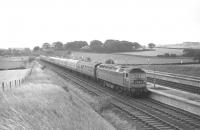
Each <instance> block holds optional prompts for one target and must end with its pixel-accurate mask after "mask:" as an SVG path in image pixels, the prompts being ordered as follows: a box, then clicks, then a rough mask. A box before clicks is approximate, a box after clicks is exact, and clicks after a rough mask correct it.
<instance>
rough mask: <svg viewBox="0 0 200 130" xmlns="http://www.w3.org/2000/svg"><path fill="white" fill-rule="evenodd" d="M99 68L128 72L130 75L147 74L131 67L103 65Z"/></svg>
mask: <svg viewBox="0 0 200 130" xmlns="http://www.w3.org/2000/svg"><path fill="white" fill-rule="evenodd" d="M99 68H103V69H107V70H111V71H116V72H128V73H145V71H143V70H142V69H141V68H138V67H130V66H123V65H117V64H101V65H99Z"/></svg>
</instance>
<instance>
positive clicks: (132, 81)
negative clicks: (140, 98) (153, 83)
mask: <svg viewBox="0 0 200 130" xmlns="http://www.w3.org/2000/svg"><path fill="white" fill-rule="evenodd" d="M125 79H126V80H129V83H128V86H129V88H130V91H131V92H132V93H137V94H140V93H146V92H147V88H146V81H147V80H146V73H145V71H143V70H142V69H140V68H133V69H130V70H129V73H126V74H125Z"/></svg>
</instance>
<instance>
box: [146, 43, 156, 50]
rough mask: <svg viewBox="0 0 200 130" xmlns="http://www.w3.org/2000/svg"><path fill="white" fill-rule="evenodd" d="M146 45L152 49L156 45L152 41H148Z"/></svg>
mask: <svg viewBox="0 0 200 130" xmlns="http://www.w3.org/2000/svg"><path fill="white" fill-rule="evenodd" d="M148 47H149V48H151V49H153V48H154V47H156V45H155V44H154V43H149V44H148Z"/></svg>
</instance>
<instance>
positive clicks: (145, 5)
mask: <svg viewBox="0 0 200 130" xmlns="http://www.w3.org/2000/svg"><path fill="white" fill-rule="evenodd" d="M199 32H200V1H199V0H1V1H0V48H13V47H17V48H23V47H29V48H33V47H34V46H37V45H39V46H41V45H42V44H43V43H45V42H48V43H53V42H56V41H61V42H63V43H66V42H70V41H75V40H84V41H87V42H90V41H91V40H100V41H102V42H104V41H105V40H107V39H117V40H127V41H132V42H138V43H140V44H142V45H147V44H148V43H155V44H156V45H158V44H161V45H165V44H177V43H182V42H185V41H193V42H200V33H199Z"/></svg>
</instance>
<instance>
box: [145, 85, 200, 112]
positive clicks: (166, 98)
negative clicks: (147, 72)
mask: <svg viewBox="0 0 200 130" xmlns="http://www.w3.org/2000/svg"><path fill="white" fill-rule="evenodd" d="M147 87H148V89H149V91H150V92H151V94H150V95H149V96H150V98H152V99H154V100H157V101H159V102H162V103H164V104H168V105H170V106H174V107H176V108H180V109H183V110H185V111H189V112H191V113H193V114H196V115H199V116H200V95H197V94H192V93H189V92H185V91H181V90H176V89H172V88H168V87H165V86H161V85H158V84H156V85H155V87H154V84H152V83H148V84H147Z"/></svg>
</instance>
